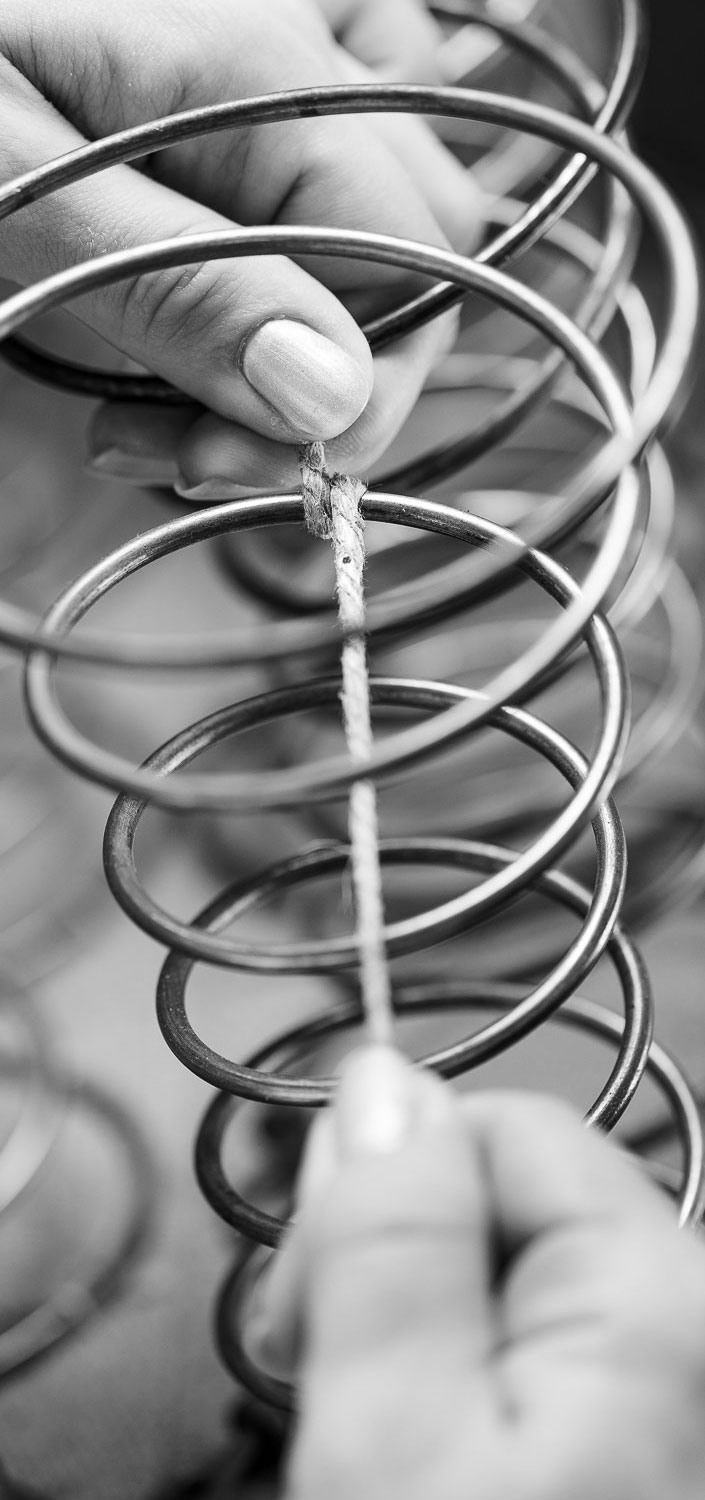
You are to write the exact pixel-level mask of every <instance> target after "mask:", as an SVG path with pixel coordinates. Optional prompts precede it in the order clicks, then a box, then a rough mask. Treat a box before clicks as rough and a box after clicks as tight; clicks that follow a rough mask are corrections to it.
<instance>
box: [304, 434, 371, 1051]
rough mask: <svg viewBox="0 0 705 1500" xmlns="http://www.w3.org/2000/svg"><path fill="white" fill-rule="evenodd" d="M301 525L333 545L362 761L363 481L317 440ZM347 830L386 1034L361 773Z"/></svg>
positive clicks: (350, 707) (367, 993) (307, 466)
mask: <svg viewBox="0 0 705 1500" xmlns="http://www.w3.org/2000/svg"><path fill="white" fill-rule="evenodd" d="M300 468H301V493H302V497H303V503H304V517H305V520H306V525H307V527H308V529H309V531H311V532H312V533H313V535H314V536H317V537H321V538H322V539H329V540H330V541H331V542H332V545H333V560H334V564H335V586H336V593H337V596H338V618H339V620H340V624H341V626H342V627H343V629H344V630H345V631H346V632H348V634H347V635H346V639H345V640H344V642H343V647H342V653H341V676H342V689H341V693H340V700H341V707H342V714H343V727H344V730H345V739H346V743H347V746H348V750H349V752H350V755H351V757H352V759H353V760H354V761H357V762H359V764H360V766H361V767H364V764H365V762H367V761H369V759H370V756H371V755H372V715H371V707H370V681H369V676H368V671H367V651H366V646H365V592H364V583H363V575H364V567H365V535H364V521H363V519H362V515H361V513H360V500H361V499H362V496H363V495H364V493H365V489H366V486H365V485H364V484H363V483H362V481H361V480H359V479H353V478H351V477H350V476H349V475H347V474H328V472H327V470H326V467H325V454H324V449H323V444H322V443H310V444H308V446H307V447H306V448H303V449H302V450H301V455H300ZM348 837H349V840H350V864H351V871H352V884H353V895H354V902H355V922H356V936H357V945H358V951H359V955H360V989H361V996H362V1006H363V1010H364V1014H365V1020H366V1023H367V1029H368V1033H369V1037H370V1040H371V1041H373V1042H377V1043H380V1044H382V1045H385V1046H391V1045H393V1042H394V1023H393V1009H392V994H391V984H390V979H389V969H388V966H387V956H386V952H385V946H384V900H383V895H382V871H381V865H380V857H379V829H378V818H377V791H376V788H375V784H374V782H373V781H370V780H366V779H365V778H364V776H361V777H360V778H359V779H358V780H356V781H354V782H353V784H352V786H351V788H350V798H349V804H348Z"/></svg>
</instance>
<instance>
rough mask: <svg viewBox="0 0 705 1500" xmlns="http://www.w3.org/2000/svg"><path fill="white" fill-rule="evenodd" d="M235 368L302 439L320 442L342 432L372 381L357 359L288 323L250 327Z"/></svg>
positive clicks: (363, 401)
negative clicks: (250, 331) (251, 330)
mask: <svg viewBox="0 0 705 1500" xmlns="http://www.w3.org/2000/svg"><path fill="white" fill-rule="evenodd" d="M239 364H240V368H241V370H242V372H243V375H244V376H245V379H246V380H247V381H248V382H249V384H250V385H251V386H253V387H254V389H255V390H256V391H258V392H259V394H260V395H261V396H264V398H265V400H266V401H268V402H269V403H270V405H271V406H273V407H274V408H275V410H276V411H278V412H279V415H280V416H282V417H283V418H284V420H285V421H286V422H287V423H288V424H289V425H290V426H291V427H292V428H293V429H294V430H295V431H296V432H297V433H298V434H299V435H300V436H301V437H308V438H318V439H320V441H321V442H323V441H325V439H327V438H333V437H337V436H338V435H339V433H341V432H345V431H347V429H348V427H351V426H352V424H353V422H355V421H357V418H358V417H359V416H360V413H361V412H362V411H364V409H365V407H366V405H367V402H368V400H369V398H370V394H371V389H372V386H371V380H370V378H369V377H368V375H367V373H366V371H365V370H363V368H362V366H361V365H360V364H358V362H357V360H356V359H353V358H352V357H351V355H349V354H346V352H345V350H344V349H340V348H339V347H338V345H337V344H334V343H332V342H331V340H330V339H327V338H324V337H323V335H322V334H320V333H316V332H315V330H314V329H313V328H309V327H308V325H307V324H306V323H297V322H295V321H294V320H293V319H290V318H274V319H272V321H271V322H269V323H262V324H260V327H259V328H255V330H254V332H253V333H251V334H250V335H249V336H248V338H247V339H246V340H245V342H244V344H243V345H242V347H241V350H240V354H239Z"/></svg>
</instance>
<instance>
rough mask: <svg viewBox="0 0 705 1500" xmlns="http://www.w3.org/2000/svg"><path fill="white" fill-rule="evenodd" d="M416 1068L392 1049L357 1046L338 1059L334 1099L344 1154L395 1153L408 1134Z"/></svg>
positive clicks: (340, 1142) (338, 1138)
mask: <svg viewBox="0 0 705 1500" xmlns="http://www.w3.org/2000/svg"><path fill="white" fill-rule="evenodd" d="M416 1078H417V1075H416V1069H415V1068H414V1067H413V1065H412V1064H411V1063H409V1062H407V1060H406V1058H405V1057H403V1056H402V1054H401V1053H400V1052H397V1051H396V1050H395V1049H394V1048H393V1047H376V1046H373V1047H362V1048H360V1049H359V1051H357V1052H352V1053H351V1054H350V1056H349V1057H347V1058H346V1059H345V1062H344V1063H343V1066H342V1069H341V1074H340V1083H339V1086H338V1093H337V1096H336V1101H335V1118H336V1126H337V1140H338V1147H339V1150H340V1153H341V1156H342V1157H343V1158H348V1159H349V1158H350V1157H355V1156H362V1155H384V1154H386V1153H387V1152H392V1151H397V1150H398V1149H399V1147H400V1146H402V1145H403V1143H404V1141H405V1140H406V1139H407V1137H408V1136H409V1135H410V1134H411V1132H412V1129H413V1126H414V1115H415V1105H416V1101H417V1088H416Z"/></svg>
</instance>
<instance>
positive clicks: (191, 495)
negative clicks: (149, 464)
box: [174, 478, 260, 502]
mask: <svg viewBox="0 0 705 1500" xmlns="http://www.w3.org/2000/svg"><path fill="white" fill-rule="evenodd" d="M174 489H175V490H176V493H177V495H180V496H181V499H182V500H200V501H203V502H206V501H210V500H246V499H248V497H250V496H252V495H256V494H258V493H260V492H259V491H258V490H257V489H256V488H255V487H254V486H253V485H251V484H234V483H233V480H232V479H217V478H216V479H204V480H202V481H201V483H200V484H188V482H187V481H186V480H185V479H182V478H178V479H177V480H176V483H175V485H174Z"/></svg>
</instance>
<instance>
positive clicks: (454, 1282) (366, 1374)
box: [287, 1048, 492, 1500]
mask: <svg viewBox="0 0 705 1500" xmlns="http://www.w3.org/2000/svg"><path fill="white" fill-rule="evenodd" d="M301 1197H302V1207H301V1215H300V1219H299V1223H298V1225H297V1227H296V1229H295V1230H294V1234H293V1236H292V1240H293V1239H295V1238H297V1239H298V1245H297V1247H296V1248H297V1251H298V1255H299V1264H300V1266H301V1267H302V1268H303V1272H302V1309H303V1318H302V1323H303V1338H302V1344H303V1362H302V1370H301V1413H302V1414H301V1422H300V1427H299V1431H298V1434H297V1438H296V1442H295V1444H294V1449H293V1453H292V1459H291V1467H290V1489H289V1490H288V1491H287V1494H288V1495H289V1496H290V1497H291V1500H293V1497H294V1496H299V1495H301V1496H306V1500H316V1497H318V1496H319V1495H320V1496H321V1497H322V1496H323V1495H325V1496H326V1497H330V1495H331V1494H335V1495H336V1497H337V1500H343V1497H346V1496H348V1495H349V1496H351V1497H352V1496H356V1497H359V1496H360V1495H365V1496H366V1497H370V1500H373V1497H375V1496H377V1495H380V1496H381V1495H384V1496H385V1497H389V1500H395V1497H396V1496H397V1494H398V1495H399V1497H400V1500H401V1496H404V1497H405V1500H409V1497H412V1496H414V1495H416V1494H417V1493H418V1494H424V1495H427V1494H429V1493H430V1492H431V1490H432V1489H435V1490H436V1492H437V1493H444V1492H445V1491H444V1489H443V1485H442V1484H441V1483H439V1474H440V1472H441V1470H442V1468H443V1466H444V1464H445V1463H447V1464H448V1466H449V1472H451V1473H452V1472H453V1471H454V1464H453V1453H454V1451H457V1445H458V1443H459V1442H461V1441H462V1443H463V1444H466V1442H467V1426H468V1417H469V1414H471V1415H470V1420H471V1421H473V1422H475V1421H477V1422H484V1421H486V1419H487V1412H488V1406H489V1404H490V1386H489V1378H488V1376H487V1373H486V1358H487V1354H488V1351H489V1349H490V1346H491V1342H492V1337H491V1324H490V1305H489V1251H488V1243H487V1238H488V1236H487V1217H486V1215H487V1206H486V1201H485V1191H484V1185H483V1180H482V1172H481V1167H480V1161H479V1158H478V1155H477V1153H476V1151H475V1150H474V1149H473V1143H472V1138H471V1136H470V1134H469V1132H468V1129H467V1125H466V1124H465V1122H464V1120H463V1117H462V1115H461V1113H460V1109H459V1107H458V1105H457V1103H456V1101H455V1099H454V1097H453V1095H452V1093H451V1091H450V1090H449V1089H448V1088H447V1086H446V1085H444V1084H442V1083H440V1082H439V1081H438V1080H437V1079H436V1078H434V1077H432V1076H430V1075H427V1074H423V1073H421V1072H420V1070H417V1069H415V1068H413V1067H412V1066H411V1065H410V1064H408V1063H406V1062H405V1061H404V1060H403V1059H402V1058H401V1057H400V1056H399V1055H398V1054H396V1053H395V1052H393V1051H392V1050H391V1049H387V1048H367V1049H364V1050H362V1051H360V1052H357V1053H355V1054H353V1055H352V1057H351V1058H350V1059H348V1061H347V1063H346V1065H345V1068H344V1072H343V1076H342V1079H341V1084H340V1089H339V1093H338V1098H337V1103H336V1105H335V1108H334V1110H333V1111H332V1112H330V1114H329V1117H328V1118H325V1117H324V1119H323V1120H321V1121H320V1122H319V1124H318V1125H317V1127H316V1130H315V1134H314V1139H313V1142H312V1149H311V1150H310V1151H309V1154H308V1157H307V1161H306V1165H305V1168H304V1175H303V1178H302V1192H301ZM429 1486H430V1488H429Z"/></svg>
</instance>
